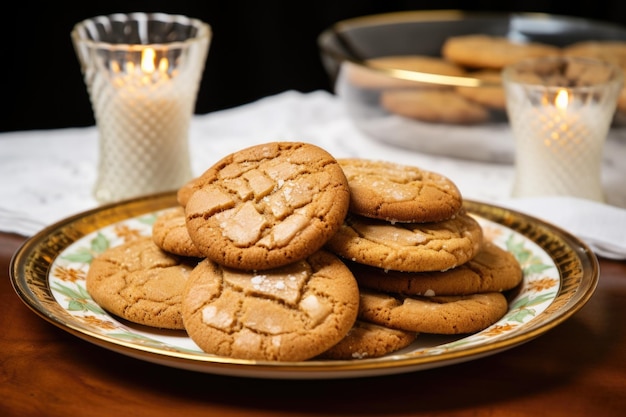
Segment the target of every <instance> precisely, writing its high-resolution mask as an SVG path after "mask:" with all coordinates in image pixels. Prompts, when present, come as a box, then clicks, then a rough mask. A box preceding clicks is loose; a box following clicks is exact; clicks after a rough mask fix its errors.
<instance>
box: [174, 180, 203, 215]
mask: <svg viewBox="0 0 626 417" xmlns="http://www.w3.org/2000/svg"><path fill="white" fill-rule="evenodd" d="M201 180H202V178H201V177H196V178H192V179H191V180H189V181H187V183H185V184H183V186H182V187H180V188H179V189H178V190H177V192H176V201H178V204H179V205H180V206H181V207H183V208H184V207H185V206H186V205H187V201H189V197H191V194H193V192H194V191H195V190H196V187H197V186H199V185H200V181H201Z"/></svg>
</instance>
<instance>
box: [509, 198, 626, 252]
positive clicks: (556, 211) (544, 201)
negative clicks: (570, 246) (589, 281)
mask: <svg viewBox="0 0 626 417" xmlns="http://www.w3.org/2000/svg"><path fill="white" fill-rule="evenodd" d="M498 204H499V205H500V206H503V207H508V208H510V209H513V210H516V211H519V212H522V213H526V214H529V215H531V216H534V217H537V218H539V219H541V220H544V221H546V222H548V223H551V224H553V225H555V226H558V227H560V228H561V229H563V230H565V231H568V232H570V233H571V234H573V235H575V236H577V237H578V238H580V239H582V240H583V241H584V242H585V243H587V245H589V247H590V248H591V249H592V250H593V251H594V252H595V253H596V254H597V255H598V256H602V257H605V258H609V259H618V260H624V259H626V210H625V209H622V208H619V207H615V206H610V205H608V204H602V203H598V202H595V201H591V200H585V199H581V198H575V197H566V196H550V197H532V198H516V199H508V200H503V201H500V202H498Z"/></svg>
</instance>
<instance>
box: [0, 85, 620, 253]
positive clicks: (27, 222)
mask: <svg viewBox="0 0 626 417" xmlns="http://www.w3.org/2000/svg"><path fill="white" fill-rule="evenodd" d="M508 135H510V132H509V133H508ZM277 140H281V141H282V140H285V141H306V142H311V143H314V144H317V145H319V146H321V147H323V148H324V149H326V150H327V151H329V152H330V153H332V154H333V155H334V156H336V157H348V156H350V157H363V158H373V159H381V160H390V161H395V162H398V163H405V164H412V165H416V166H419V167H421V168H423V169H426V170H431V171H435V172H438V173H441V174H444V175H446V176H448V177H449V178H450V179H452V180H453V181H454V182H455V183H456V184H457V185H458V187H459V189H460V190H461V192H462V193H463V196H464V197H465V198H467V199H473V200H478V201H484V202H489V203H495V204H501V205H508V206H513V207H515V208H518V209H520V210H522V211H527V212H529V213H530V214H534V215H537V216H538V217H543V218H544V219H546V220H551V221H555V220H556V223H557V225H559V226H561V227H563V228H565V229H568V230H569V231H572V232H574V233H576V234H578V235H579V236H582V237H583V238H587V237H588V236H589V234H590V233H588V230H581V229H580V228H581V227H582V228H585V225H586V223H587V222H586V221H585V220H586V219H585V217H581V216H577V215H574V216H573V217H574V220H569V221H568V222H564V221H560V222H559V217H562V216H559V215H558V213H559V212H560V213H562V212H563V210H566V211H568V210H569V211H571V210H573V209H574V208H575V207H577V204H579V203H580V204H582V206H584V207H585V208H586V210H587V211H585V212H584V213H586V214H585V215H586V216H589V210H592V211H591V213H594V215H595V214H598V215H602V216H604V217H606V218H605V219H595V220H596V221H594V223H593V224H594V226H593V230H591V234H596V235H597V234H599V235H600V236H599V238H600V239H601V240H606V241H607V242H605V243H609V244H611V245H616V246H617V247H618V248H620V250H621V249H623V251H624V255H625V257H626V239H625V238H624V237H623V236H618V235H619V234H621V235H626V233H623V232H622V231H625V232H626V210H625V209H624V208H626V132H625V133H624V134H623V135H622V134H621V133H620V134H618V135H613V137H610V138H609V140H608V141H607V145H606V152H605V161H604V168H603V169H604V171H603V182H604V187H605V191H606V192H607V196H608V205H606V204H595V203H590V202H585V201H582V202H581V201H573V202H572V201H568V202H567V205H565V206H562V207H561V206H559V204H564V203H563V201H562V200H559V199H556V200H554V199H552V200H547V199H540V200H539V201H536V200H525V201H521V200H511V199H510V198H509V194H510V189H511V185H512V181H513V175H514V169H513V166H512V165H511V164H493V163H486V162H477V161H468V160H461V159H454V158H447V157H442V156H434V155H427V154H422V153H418V152H414V151H409V150H405V149H400V148H397V147H394V146H391V145H387V144H384V143H382V142H378V141H375V140H372V139H369V138H367V137H365V136H364V135H363V134H362V133H361V132H359V131H358V130H357V129H356V128H355V127H354V126H353V125H352V123H351V122H350V120H349V119H348V117H347V116H346V113H345V111H344V108H343V106H342V104H341V103H340V101H339V99H338V98H337V97H335V96H334V95H332V94H329V93H327V92H324V91H316V92H313V93H298V92H295V91H287V92H284V93H281V94H278V95H276V96H271V97H267V98H264V99H262V100H259V101H257V102H254V103H251V104H247V105H244V106H241V107H237V108H233V109H229V110H223V111H219V112H214V113H210V114H206V115H196V116H194V118H193V120H192V124H191V131H190V147H191V151H192V165H193V169H194V171H195V173H196V174H200V173H201V172H203V171H204V170H205V169H207V168H208V167H209V166H210V165H211V164H212V163H214V162H215V161H217V160H218V159H219V158H221V157H223V156H225V155H226V154H228V153H231V152H234V151H236V150H238V149H241V148H244V147H247V146H250V145H254V144H258V143H263V142H269V141H277ZM498 140H510V141H512V140H513V139H512V137H506V138H501V137H500V138H498ZM97 147H98V135H97V130H96V128H95V127H87V128H69V129H55V130H35V131H22V132H8V133H2V134H0V178H1V181H2V186H1V187H0V231H7V232H16V233H21V234H24V235H32V234H34V233H36V232H37V231H38V230H40V229H41V228H43V227H44V226H46V225H49V224H51V223H54V222H56V221H58V220H61V219H63V218H65V217H67V216H69V215H72V214H75V213H78V212H81V211H84V210H87V209H90V208H93V207H96V206H97V205H98V203H97V202H96V201H95V199H94V198H93V196H92V187H93V184H94V182H95V177H96V167H97ZM547 203H549V204H547ZM546 204H547V208H548V209H549V210H547V209H546V207H545V206H546ZM542 207H543V208H542ZM555 208H556V209H555ZM597 210H601V211H597ZM607 216H608V217H607ZM603 220H606V221H604V223H603ZM609 221H611V222H616V221H617V222H623V223H621V224H618V225H615V224H614V223H609ZM598 222H600V224H598ZM615 226H622V229H621V230H622V231H620V233H616V232H615ZM607 234H610V235H611V236H609V235H607ZM613 235H615V236H613ZM596 238H597V236H596ZM616 240H617V241H616ZM622 245H623V246H622ZM618 253H620V252H618ZM619 257H621V255H620V256H619Z"/></svg>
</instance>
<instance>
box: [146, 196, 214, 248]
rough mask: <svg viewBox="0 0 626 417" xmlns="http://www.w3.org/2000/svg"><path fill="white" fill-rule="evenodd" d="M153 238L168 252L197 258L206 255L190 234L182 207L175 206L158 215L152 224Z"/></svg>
mask: <svg viewBox="0 0 626 417" xmlns="http://www.w3.org/2000/svg"><path fill="white" fill-rule="evenodd" d="M152 238H153V240H154V243H156V245H157V246H158V247H160V248H161V249H163V250H164V251H166V252H169V253H173V254H175V255H181V256H191V257H195V258H202V257H204V255H203V254H202V252H200V251H199V250H198V248H197V247H196V245H195V244H194V243H193V241H192V240H191V237H190V236H189V231H188V230H187V224H186V222H185V211H184V210H183V208H182V207H174V208H172V209H170V210H167V211H165V212H163V213H161V214H160V215H159V216H158V217H157V219H156V221H155V222H154V224H153V225H152Z"/></svg>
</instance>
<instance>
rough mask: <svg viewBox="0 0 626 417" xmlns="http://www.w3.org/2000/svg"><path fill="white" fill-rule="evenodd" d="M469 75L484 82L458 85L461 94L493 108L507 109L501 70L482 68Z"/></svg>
mask: <svg viewBox="0 0 626 417" xmlns="http://www.w3.org/2000/svg"><path fill="white" fill-rule="evenodd" d="M469 76H470V77H472V78H476V79H478V80H481V81H483V82H484V84H481V85H479V86H476V87H457V88H456V91H457V92H458V93H459V94H460V95H462V96H463V97H465V98H467V99H469V100H472V101H475V102H477V103H480V104H482V105H484V106H487V107H489V108H492V109H498V110H505V109H506V96H505V94H504V86H503V85H502V75H501V73H500V71H497V70H480V71H476V72H473V73H471V74H469Z"/></svg>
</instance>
